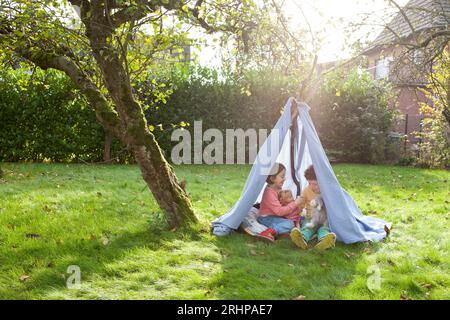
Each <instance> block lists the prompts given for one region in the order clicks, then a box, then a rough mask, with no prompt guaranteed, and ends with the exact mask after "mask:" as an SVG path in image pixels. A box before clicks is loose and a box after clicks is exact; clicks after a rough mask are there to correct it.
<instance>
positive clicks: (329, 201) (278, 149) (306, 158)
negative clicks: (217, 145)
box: [212, 98, 390, 243]
mask: <svg viewBox="0 0 450 320" xmlns="http://www.w3.org/2000/svg"><path fill="white" fill-rule="evenodd" d="M291 107H297V108H298V112H299V116H298V117H297V120H296V121H297V129H296V130H293V132H295V131H297V133H298V134H297V136H296V137H294V138H295V140H294V141H295V142H294V144H293V145H292V148H293V151H294V154H293V155H294V157H293V160H294V163H293V164H294V166H293V167H294V174H295V176H294V177H296V179H297V181H298V182H299V184H300V186H301V190H303V189H304V188H305V187H306V185H307V181H306V180H305V178H304V175H303V173H304V171H305V169H306V168H307V167H308V166H309V165H310V164H313V165H314V169H315V172H316V176H317V181H318V183H319V187H320V190H321V194H322V197H323V199H324V202H325V206H326V208H327V215H328V221H329V224H330V229H331V231H332V232H334V233H336V237H337V240H338V241H342V242H344V243H354V242H361V241H367V240H371V241H379V240H381V239H383V238H385V237H386V231H385V226H387V227H388V228H390V224H388V223H386V222H385V221H383V220H381V219H378V218H374V217H369V216H364V215H363V214H362V213H361V211H360V210H359V208H358V206H357V205H356V203H355V201H354V200H353V199H352V197H351V196H350V195H349V194H348V193H347V192H346V191H345V190H344V189H343V188H342V187H341V186H340V184H339V182H338V180H337V178H336V176H335V174H334V172H333V169H332V168H331V165H330V163H329V161H328V158H327V156H326V154H325V151H324V149H323V147H322V144H321V143H320V140H319V136H318V135H317V132H316V130H315V128H314V125H313V123H312V120H311V117H310V115H309V110H310V107H309V106H308V105H307V104H306V103H297V102H296V101H295V99H294V98H289V100H288V101H287V103H286V105H285V108H284V112H283V114H282V116H281V117H280V119H279V120H278V122H277V123H276V125H275V127H274V128H273V129H272V131H271V133H270V135H269V136H268V137H267V139H266V141H265V142H264V144H263V145H262V147H261V148H260V150H259V152H258V155H257V157H256V159H255V162H254V163H253V166H252V169H251V171H250V174H249V176H248V178H247V182H246V183H245V186H244V189H243V191H242V194H241V197H240V198H239V200H238V201H237V202H236V204H235V205H234V206H233V207H232V208H231V210H230V211H229V212H228V213H227V214H225V215H223V216H221V217H220V218H218V219H217V220H215V221H214V222H213V223H212V227H213V233H214V234H215V235H218V236H222V235H227V234H229V233H231V231H232V230H236V229H238V227H239V225H240V224H241V222H242V220H243V219H244V217H245V216H246V215H247V214H248V212H249V211H250V209H251V208H252V206H253V205H254V204H255V203H257V202H259V201H260V200H261V197H262V193H263V191H264V188H265V186H266V183H265V180H266V177H267V174H268V173H269V172H270V169H271V168H272V166H273V165H274V163H275V162H279V163H282V164H283V165H284V166H285V167H286V181H285V183H284V185H283V189H287V188H289V189H291V190H292V193H293V195H294V196H295V195H296V194H297V191H298V190H297V189H298V188H297V186H296V183H295V182H294V179H293V177H292V174H291V156H290V155H291V152H290V151H291V139H290V136H291V122H292V121H291Z"/></svg>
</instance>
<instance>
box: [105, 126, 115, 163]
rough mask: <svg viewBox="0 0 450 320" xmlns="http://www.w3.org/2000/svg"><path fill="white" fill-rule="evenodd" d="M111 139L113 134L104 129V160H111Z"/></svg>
mask: <svg viewBox="0 0 450 320" xmlns="http://www.w3.org/2000/svg"><path fill="white" fill-rule="evenodd" d="M112 140H113V135H112V134H111V133H110V132H109V131H108V130H105V146H104V149H103V161H104V162H107V163H109V162H111V144H112Z"/></svg>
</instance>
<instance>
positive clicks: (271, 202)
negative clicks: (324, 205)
mask: <svg viewBox="0 0 450 320" xmlns="http://www.w3.org/2000/svg"><path fill="white" fill-rule="evenodd" d="M285 180H286V168H285V167H284V166H283V165H282V164H281V163H275V165H274V167H273V168H272V170H271V172H270V174H269V175H268V177H267V179H266V182H267V186H266V188H265V189H264V192H263V196H262V199H261V205H260V209H259V212H258V222H259V223H261V224H262V225H265V226H266V227H267V228H268V229H267V230H266V231H264V234H270V235H272V236H273V237H275V236H277V235H281V234H288V233H289V232H290V231H291V230H292V229H293V228H294V227H295V224H294V222H293V221H292V220H290V219H287V218H286V216H288V215H290V214H291V213H292V212H293V211H294V210H296V211H297V212H298V205H299V203H300V197H298V198H297V199H295V200H294V201H292V202H290V203H289V204H288V205H286V206H283V205H282V204H281V203H280V200H279V199H278V192H279V191H281V189H282V187H283V183H284V181H285Z"/></svg>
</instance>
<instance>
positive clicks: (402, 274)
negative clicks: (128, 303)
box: [0, 163, 450, 299]
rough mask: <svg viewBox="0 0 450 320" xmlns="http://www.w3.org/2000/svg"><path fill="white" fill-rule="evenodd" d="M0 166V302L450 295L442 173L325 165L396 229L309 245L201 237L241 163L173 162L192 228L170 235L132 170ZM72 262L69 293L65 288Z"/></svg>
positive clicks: (235, 192)
mask: <svg viewBox="0 0 450 320" xmlns="http://www.w3.org/2000/svg"><path fill="white" fill-rule="evenodd" d="M2 169H3V171H4V173H5V176H4V178H3V179H1V180H0V298H1V299H293V298H295V297H297V296H299V295H303V296H305V297H306V299H400V298H401V296H402V297H403V298H410V299H450V290H449V288H450V274H449V270H450V268H449V267H450V234H449V227H448V226H449V218H450V212H449V211H450V202H449V200H450V193H449V192H450V183H449V180H450V172H446V171H440V170H421V169H414V168H403V167H394V166H370V165H335V166H334V169H335V172H336V174H337V176H338V179H339V180H340V182H341V184H342V185H343V187H344V188H345V189H347V191H349V193H350V194H351V195H352V196H353V197H354V198H355V200H356V202H357V203H358V204H359V206H360V208H361V209H362V211H363V212H364V213H365V214H370V215H375V216H377V217H380V218H383V219H385V220H388V221H391V222H392V223H393V226H394V228H393V230H392V234H391V236H390V238H389V239H388V240H387V241H386V242H384V243H375V244H353V245H344V244H337V246H336V248H335V249H333V250H329V251H326V252H317V251H315V250H313V249H311V250H308V251H300V250H298V249H296V248H295V247H294V245H293V244H292V243H291V242H290V240H288V239H284V240H280V241H278V242H277V243H276V244H275V245H269V244H265V243H262V242H258V241H255V240H254V239H253V238H250V237H248V236H245V235H241V234H233V235H232V236H228V237H224V238H217V237H215V236H213V235H211V234H210V233H209V223H210V221H211V220H212V219H214V217H217V216H219V215H221V214H223V213H224V212H226V211H227V209H229V208H230V207H231V206H232V205H233V204H234V202H235V201H236V200H237V199H238V198H239V195H240V192H241V190H242V187H243V185H244V182H245V179H246V176H247V173H248V171H249V169H250V167H249V166H239V165H236V166H225V165H223V166H206V165H205V166H194V165H192V166H180V167H176V172H177V175H178V177H179V178H180V179H183V178H186V180H187V189H188V191H189V193H190V194H191V198H192V201H193V203H194V206H195V209H196V212H197V215H198V216H199V217H200V219H201V224H200V225H199V226H198V227H197V229H198V230H171V231H169V230H168V229H167V227H166V224H165V222H164V215H163V214H162V213H161V212H160V210H159V209H158V207H157V206H156V204H155V202H154V200H153V198H152V196H151V194H150V192H149V191H148V190H147V189H146V188H145V184H144V181H143V180H142V179H141V176H140V173H139V170H138V168H137V167H136V166H126V165H114V166H101V165H95V166H88V165H65V164H14V163H6V164H2ZM71 265H76V266H79V268H80V270H81V286H80V287H79V288H75V289H74V288H72V289H70V288H67V286H66V281H67V280H70V279H71V278H70V276H71V273H70V272H69V273H68V272H67V270H68V267H69V266H71ZM377 274H379V275H380V280H381V282H380V287H379V289H374V290H372V291H371V290H369V289H368V286H367V284H368V283H372V284H373V283H376V279H377V278H376V275H377ZM69 282H70V281H69Z"/></svg>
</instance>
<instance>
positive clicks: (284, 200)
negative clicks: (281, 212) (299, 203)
mask: <svg viewBox="0 0 450 320" xmlns="http://www.w3.org/2000/svg"><path fill="white" fill-rule="evenodd" d="M278 199H279V200H280V203H281V205H282V206H287V205H289V204H290V203H291V202H294V196H293V195H292V191H291V190H281V191H280V192H279V193H278ZM300 212H301V211H300V210H299V209H298V208H294V209H293V210H292V211H291V213H289V214H288V215H287V216H286V219H289V220H292V221H294V224H295V227H296V228H300Z"/></svg>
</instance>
